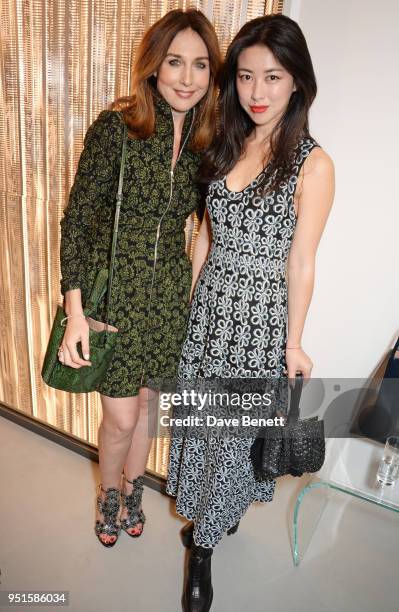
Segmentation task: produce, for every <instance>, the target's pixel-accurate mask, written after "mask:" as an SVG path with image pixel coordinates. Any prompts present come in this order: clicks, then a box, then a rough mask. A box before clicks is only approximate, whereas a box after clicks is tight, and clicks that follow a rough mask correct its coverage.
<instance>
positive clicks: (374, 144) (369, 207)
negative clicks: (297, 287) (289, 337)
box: [284, 0, 399, 378]
mask: <svg viewBox="0 0 399 612" xmlns="http://www.w3.org/2000/svg"><path fill="white" fill-rule="evenodd" d="M377 5H378V8H376V6H377ZM382 8H383V10H381V9H382ZM284 12H285V13H286V14H287V15H288V16H290V17H292V18H293V19H295V20H296V21H297V22H298V23H299V25H300V27H301V28H302V31H303V33H304V35H305V37H306V40H307V43H308V47H309V50H310V54H311V57H312V61H313V65H314V69H315V73H316V77H317V83H318V94H317V98H316V100H315V102H314V104H313V106H312V109H311V115H310V128H311V133H312V135H313V136H314V138H316V140H318V141H319V143H320V144H321V146H322V147H323V148H324V149H325V150H326V151H327V152H328V153H329V155H331V157H332V158H333V160H334V163H335V169H336V196H335V201H334V205H333V209H332V211H331V214H330V217H329V220H328V223H327V226H326V229H325V232H324V234H323V237H322V239H321V242H320V246H319V251H318V255H317V264H316V266H317V269H316V282H315V289H314V294H313V300H312V304H311V306H310V309H309V313H308V317H307V321H306V325H305V331H304V335H303V346H304V349H305V351H306V352H307V353H308V354H309V355H310V357H311V359H312V361H313V363H314V368H313V372H312V376H314V377H319V376H320V377H321V376H323V377H335V376H337V377H344V378H347V377H348V378H349V377H359V378H361V377H367V376H368V375H369V374H370V373H371V372H372V370H373V369H374V367H375V365H376V364H377V363H378V362H379V360H380V359H381V357H382V355H383V354H384V353H385V351H386V350H387V349H388V348H390V346H391V345H392V342H393V340H394V338H395V336H397V334H398V333H399V288H398V287H399V282H398V278H399V274H398V260H399V193H398V191H399V189H398V187H399V185H398V183H397V182H396V181H397V180H398V178H399V164H398V146H399V121H398V114H399V79H398V72H399V36H398V24H399V2H397V1H396V0H385V1H384V2H380V3H376V2H375V1H373V0H292V1H291V2H286V6H285V11H284Z"/></svg>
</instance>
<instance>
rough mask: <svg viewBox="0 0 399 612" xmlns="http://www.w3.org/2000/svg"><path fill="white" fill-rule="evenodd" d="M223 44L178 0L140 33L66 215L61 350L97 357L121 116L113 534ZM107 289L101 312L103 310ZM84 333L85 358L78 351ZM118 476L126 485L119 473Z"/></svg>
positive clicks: (127, 523)
mask: <svg viewBox="0 0 399 612" xmlns="http://www.w3.org/2000/svg"><path fill="white" fill-rule="evenodd" d="M219 65H220V52H219V47H218V42H217V38H216V35H215V32H214V29H213V27H212V25H211V23H210V22H209V21H208V19H207V18H206V17H205V16H204V15H203V14H202V13H201V12H200V11H197V10H195V9H190V10H187V11H182V10H180V9H179V10H174V11H171V12H169V13H168V14H167V15H165V16H164V17H163V18H162V19H160V20H159V21H158V22H157V23H155V24H154V25H153V26H152V27H151V28H150V29H149V30H148V31H147V33H146V34H145V36H144V38H143V41H142V43H141V46H140V48H139V50H138V55H137V60H136V64H135V70H134V77H133V84H132V91H133V94H132V95H131V96H129V97H125V98H121V99H119V100H117V101H116V102H114V103H113V105H112V110H104V111H102V112H101V113H100V114H99V116H98V118H97V119H96V120H95V121H94V123H92V125H91V126H90V128H89V129H88V131H87V134H86V137H85V142H84V150H83V152H82V154H81V157H80V160H79V165H78V170H77V173H76V176H75V180H74V184H73V187H72V189H71V193H70V198H69V203H68V206H67V208H66V209H65V213H64V217H63V219H62V220H61V253H60V255H61V272H62V280H61V292H62V294H63V296H64V307H65V310H66V314H67V315H68V319H67V326H66V331H65V335H64V338H63V341H62V344H61V346H60V352H59V359H60V360H61V361H62V362H63V363H64V364H65V365H67V366H70V367H72V368H80V367H90V355H89V342H88V336H89V326H88V322H87V320H86V319H85V318H84V315H83V314H82V305H84V304H85V300H86V299H87V297H88V295H89V293H90V290H91V287H92V284H93V281H94V278H95V276H96V274H97V271H98V270H99V269H100V268H103V267H108V265H109V254H110V244H111V239H112V228H113V218H114V208H115V196H116V192H117V187H118V177H119V168H120V160H121V149H122V137H123V128H124V123H126V125H127V127H128V136H129V138H128V142H127V151H126V164H125V172H124V183H123V199H122V206H121V212H120V218H119V231H118V241H117V248H116V258H115V266H114V280H113V288H112V304H113V305H112V311H111V313H110V318H109V323H110V324H111V325H113V326H115V327H116V328H117V329H118V344H117V348H116V350H115V353H114V355H113V359H112V362H111V364H110V367H109V369H108V370H107V373H106V376H105V379H104V380H103V381H102V382H101V384H100V385H99V387H98V389H97V390H98V391H99V392H100V394H101V401H102V408H103V419H102V422H101V425H100V428H99V436H98V442H99V462H100V474H101V483H100V485H99V488H100V491H99V495H98V498H97V506H98V511H97V519H96V525H95V532H96V534H97V537H98V538H99V540H100V542H101V543H102V544H104V545H105V546H113V545H114V544H115V542H116V540H117V538H118V535H119V533H120V529H121V528H122V529H124V530H125V531H126V533H128V534H129V535H131V536H133V537H137V536H139V535H140V534H141V532H142V529H143V525H144V521H145V515H144V513H143V511H142V508H141V497H142V490H143V474H144V471H145V467H146V464H147V460H148V454H149V450H150V447H151V441H152V439H151V437H149V435H148V405H147V402H148V398H149V397H150V398H151V397H152V398H153V397H154V396H153V394H154V392H153V391H150V390H149V388H148V386H146V385H148V382H149V380H150V379H152V378H158V377H161V378H174V377H175V376H176V373H177V366H178V360H179V356H180V351H181V346H182V343H183V340H184V335H185V331H186V325H187V320H188V312H189V294H190V289H191V280H192V279H191V263H190V260H189V258H188V257H187V255H186V253H185V233H184V227H185V221H186V219H187V217H188V216H189V215H190V214H191V213H192V212H193V211H195V210H196V209H197V208H198V204H199V199H200V198H199V192H198V188H197V186H196V183H195V178H196V173H197V169H198V165H199V162H200V158H201V152H202V151H203V150H204V149H205V148H206V147H207V146H208V144H209V143H210V141H211V139H212V137H213V133H214V128H215V99H216V77H217V73H218V69H219ZM104 315H105V300H104V301H103V302H102V303H101V304H100V305H99V307H98V311H97V313H96V316H95V318H96V319H99V320H103V319H104ZM79 341H81V343H82V352H83V355H84V357H85V359H81V358H80V357H79V355H78V352H77V349H76V344H77V342H79ZM121 476H122V478H123V483H122V486H121V484H120V480H121Z"/></svg>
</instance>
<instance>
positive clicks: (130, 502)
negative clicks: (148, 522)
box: [121, 473, 145, 538]
mask: <svg viewBox="0 0 399 612" xmlns="http://www.w3.org/2000/svg"><path fill="white" fill-rule="evenodd" d="M122 477H123V479H124V480H126V482H129V483H130V484H132V485H133V490H132V492H131V493H130V495H126V494H125V493H123V489H122V491H121V501H122V508H127V518H123V519H121V528H122V529H123V530H124V531H126V533H127V535H129V536H130V537H132V538H138V537H139V536H141V534H142V533H143V529H144V523H145V514H144V512H143V510H139V506H140V504H141V500H142V497H143V488H144V478H143V476H138V477H137V478H135V479H133V480H129V479H128V478H126V476H125V473H123V474H122ZM138 523H141V524H142V527H141V530H140V531H139V532H138V533H130V531H128V529H129V530H130V529H132V528H133V527H136V525H138Z"/></svg>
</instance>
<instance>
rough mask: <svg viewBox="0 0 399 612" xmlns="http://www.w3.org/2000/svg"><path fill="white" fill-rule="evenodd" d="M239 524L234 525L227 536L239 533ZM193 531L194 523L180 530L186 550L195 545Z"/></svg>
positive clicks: (187, 524)
mask: <svg viewBox="0 0 399 612" xmlns="http://www.w3.org/2000/svg"><path fill="white" fill-rule="evenodd" d="M239 524H240V521H238V523H236V524H235V525H233V527H230V529H228V530H227V535H233V533H235V532H236V531H237V529H238V525H239ZM193 531H194V523H193V522H192V521H190V522H189V523H186V525H184V527H183V528H182V529H181V530H180V537H181V541H182V542H183V546H185V547H186V548H190V546H191V544H192V543H193Z"/></svg>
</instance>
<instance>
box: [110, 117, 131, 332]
mask: <svg viewBox="0 0 399 612" xmlns="http://www.w3.org/2000/svg"><path fill="white" fill-rule="evenodd" d="M126 142H127V126H126V123H124V124H123V141H122V159H121V166H120V171H119V184H118V193H117V194H116V207H115V217H114V230H113V235H112V247H111V259H110V263H109V272H108V287H107V306H106V310H105V333H106V334H107V332H108V317H109V311H110V308H111V293H112V281H113V277H114V261H115V250H116V240H117V237H118V226H119V213H120V209H121V203H122V189H123V174H124V171H125V158H126Z"/></svg>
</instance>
